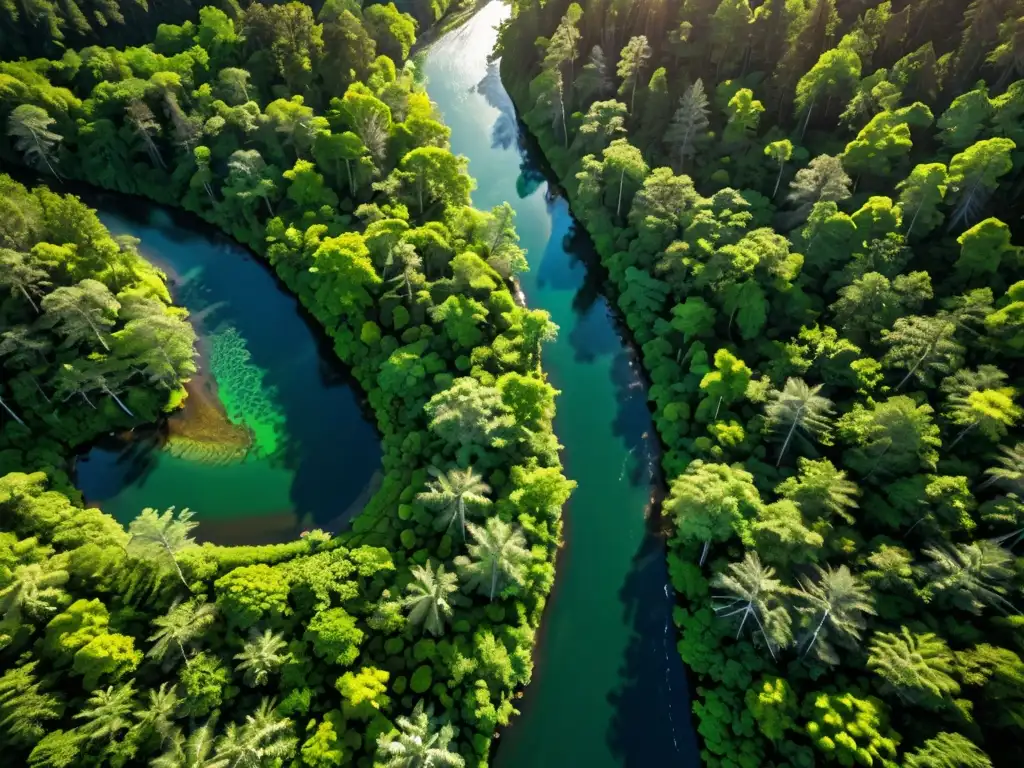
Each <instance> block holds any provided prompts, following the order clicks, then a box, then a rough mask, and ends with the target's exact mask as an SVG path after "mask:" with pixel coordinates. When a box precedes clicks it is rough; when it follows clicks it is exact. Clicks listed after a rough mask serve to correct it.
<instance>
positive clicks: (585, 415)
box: [77, 1, 699, 768]
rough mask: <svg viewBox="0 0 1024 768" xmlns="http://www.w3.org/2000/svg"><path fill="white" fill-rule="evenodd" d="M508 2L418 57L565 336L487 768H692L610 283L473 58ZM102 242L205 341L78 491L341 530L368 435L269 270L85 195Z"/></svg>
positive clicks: (254, 532) (132, 207)
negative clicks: (514, 651)
mask: <svg viewBox="0 0 1024 768" xmlns="http://www.w3.org/2000/svg"><path fill="white" fill-rule="evenodd" d="M508 13H509V9H508V8H507V7H506V6H504V5H503V4H501V3H500V2H497V1H494V2H491V3H490V4H488V5H486V6H485V7H484V8H483V9H482V10H481V11H479V12H478V13H477V14H476V15H475V16H474V17H473V18H472V19H471V20H470V21H469V22H467V23H466V24H464V25H463V26H461V27H459V28H458V29H456V30H454V31H452V32H450V33H448V34H446V35H445V36H443V37H441V38H440V39H439V40H438V41H436V42H435V43H434V44H433V45H432V46H430V48H429V49H427V51H426V52H425V54H424V55H423V56H422V57H421V59H420V64H421V67H422V70H423V73H424V75H425V77H426V79H427V83H428V88H429V92H430V95H431V98H432V99H433V100H434V101H435V102H436V103H437V104H438V106H439V107H440V110H441V111H442V113H443V114H444V118H445V121H446V122H447V123H448V125H449V126H450V127H451V129H452V145H453V149H454V151H455V152H457V153H460V154H463V155H466V156H467V157H468V158H469V159H470V173H472V174H473V175H474V176H475V177H476V178H477V179H478V181H479V187H478V189H477V190H476V191H475V192H474V193H473V201H474V203H475V204H476V205H477V206H478V207H481V208H490V207H492V206H494V205H497V204H498V203H501V202H503V201H506V200H508V201H509V202H511V203H512V205H513V207H514V209H515V211H516V214H517V219H516V224H517V227H518V230H519V233H520V236H521V239H522V245H523V246H524V247H525V248H527V249H528V258H529V262H530V271H529V272H528V273H527V274H525V275H523V277H522V288H523V291H524V292H525V294H526V296H527V300H528V302H529V304H530V306H533V307H541V308H544V309H546V310H548V311H549V312H550V313H551V315H552V317H553V319H554V320H555V322H556V323H558V325H559V326H560V328H561V330H560V333H559V336H558V340H557V341H556V342H555V343H553V344H551V345H549V346H548V347H547V348H546V349H545V352H544V366H545V369H546V370H547V371H548V374H549V376H550V379H551V381H552V383H553V384H554V386H555V387H556V388H557V389H558V390H560V391H561V395H560V397H559V399H558V414H557V417H556V422H555V430H556V433H557V434H558V437H559V439H560V440H561V442H562V443H563V445H564V446H565V451H564V460H565V465H566V471H567V474H568V475H569V477H572V478H573V479H575V480H576V481H577V482H578V483H579V487H578V488H577V490H576V492H575V494H574V495H573V497H572V500H571V502H570V504H569V506H568V508H567V509H566V510H565V547H564V549H563V550H562V551H561V553H560V557H559V562H558V574H557V581H556V584H555V589H554V592H553V593H552V595H551V599H550V601H549V603H548V607H547V611H546V613H545V620H544V625H543V627H542V630H541V632H540V634H539V637H538V646H537V649H536V653H535V662H536V663H535V670H534V680H533V682H532V684H531V685H530V686H529V688H528V689H527V691H526V694H525V696H524V698H523V699H522V700H521V701H520V702H519V706H520V709H521V711H522V714H521V715H520V716H519V717H517V718H515V720H514V721H513V723H512V725H511V726H510V727H508V728H506V729H505V730H504V732H503V733H502V735H501V738H500V741H499V742H498V746H497V752H496V756H495V762H496V764H497V765H498V766H499V768H544V767H545V766H557V767H558V768H563V767H564V766H587V768H605V767H606V766H669V765H671V766H682V767H683V768H689V767H690V766H694V767H695V766H697V765H699V758H698V754H697V745H696V738H695V734H694V731H693V728H692V725H691V718H690V701H689V694H688V689H687V681H686V676H685V671H684V669H683V666H682V662H681V661H680V659H679V656H678V654H677V652H676V649H675V642H676V635H675V629H674V627H673V625H672V621H671V611H672V605H673V599H672V597H671V594H672V593H671V590H670V588H669V587H668V583H667V581H668V580H667V573H666V566H665V557H664V547H663V544H662V542H661V540H660V538H659V537H658V536H657V534H656V531H654V530H652V529H653V527H654V524H652V522H651V521H650V520H649V517H648V514H647V513H648V510H649V507H650V506H651V503H652V500H655V499H656V498H657V495H658V491H659V487H660V478H659V477H658V476H657V471H658V470H657V465H658V456H657V453H658V444H657V440H656V436H655V434H654V429H653V426H652V423H651V419H650V414H649V411H648V407H647V402H646V384H645V382H644V380H643V378H642V375H641V369H640V366H639V362H638V360H637V359H636V356H635V354H634V353H633V351H632V350H631V348H630V346H629V344H628V341H627V339H626V337H625V335H624V333H623V330H622V326H621V324H620V322H619V319H618V317H617V315H616V312H615V310H614V309H613V308H612V307H611V306H609V303H608V301H607V300H606V299H605V297H604V296H603V295H602V285H603V282H604V275H603V272H602V270H601V269H600V267H599V265H598V264H597V263H596V256H595V255H594V253H593V250H592V247H591V245H590V242H589V240H588V238H587V236H586V234H585V233H584V232H582V231H581V230H580V229H579V228H578V227H577V225H576V223H575V222H574V220H573V218H572V216H571V214H570V212H569V208H568V205H567V204H566V202H565V200H563V199H561V198H560V197H558V196H557V195H555V194H553V193H552V190H551V189H550V188H549V185H548V183H547V180H546V177H545V170H544V165H543V161H542V158H541V155H540V153H539V151H538V150H537V149H536V148H534V147H532V146H531V145H530V142H529V139H528V137H527V136H525V135H524V133H523V131H522V130H521V128H520V126H519V124H518V122H517V120H516V116H515V111H514V109H513V106H512V103H511V100H510V99H509V97H508V95H507V94H506V92H505V90H504V88H503V86H502V84H501V80H500V78H499V76H498V69H497V65H496V63H492V62H488V60H487V59H488V56H489V54H490V53H491V51H492V49H493V47H494V43H495V41H496V38H497V30H496V27H497V25H498V24H499V23H500V22H501V21H502V20H503V19H504V18H505V17H506V16H507V14H508ZM84 197H85V198H86V200H87V202H89V203H90V204H91V205H93V206H95V207H96V208H97V209H98V210H99V213H100V217H101V219H102V220H103V222H104V223H105V224H106V225H107V226H108V227H109V228H110V230H111V231H112V232H113V233H114V234H117V235H120V234H129V235H132V236H134V237H137V238H139V239H140V241H141V244H140V249H141V251H142V253H143V255H145V256H146V257H147V258H149V259H150V260H152V261H153V262H154V263H156V264H158V265H159V266H161V267H162V268H163V269H164V270H165V271H166V272H167V273H168V275H169V277H170V278H171V280H172V290H173V292H174V295H175V299H176V301H177V302H178V303H179V304H181V305H183V306H185V307H187V308H188V309H189V310H190V312H191V313H192V320H193V323H194V325H195V326H196V330H197V332H198V334H199V336H200V352H201V357H200V376H198V377H197V379H196V380H195V381H194V382H193V384H192V385H191V391H190V397H189V403H188V405H187V407H186V409H185V413H184V415H182V416H175V417H173V418H172V419H170V420H169V422H168V423H167V424H165V425H163V426H162V428H161V429H160V430H156V431H151V432H142V433H140V434H136V435H133V436H130V438H128V439H126V438H125V436H116V437H111V438H110V439H109V440H107V441H105V442H104V443H102V444H100V445H97V446H94V447H93V448H92V449H91V450H90V451H89V452H88V454H87V455H85V456H83V457H82V458H81V459H80V460H79V462H78V466H77V482H78V485H79V487H80V488H81V489H82V491H83V493H84V495H85V497H86V500H87V501H89V502H92V503H97V504H100V505H102V506H103V508H104V509H105V510H107V511H108V512H110V513H112V514H114V515H115V516H116V517H117V518H118V519H120V520H122V521H125V522H126V521H128V520H130V519H131V518H132V517H134V516H135V515H136V514H137V513H138V512H139V511H140V510H141V509H142V508H143V507H146V506H151V507H156V508H158V509H162V508H165V507H169V506H172V505H175V506H178V507H185V506H187V507H190V508H191V509H193V510H195V511H196V512H197V513H198V519H199V520H201V522H202V523H203V524H202V525H201V526H200V528H199V531H198V532H199V533H200V535H201V537H202V538H205V539H208V540H213V541H217V542H219V543H226V544H227V543H257V542H265V541H281V540H287V539H289V538H292V537H294V536H295V535H296V534H297V533H298V532H299V531H300V530H303V529H306V528H310V527H314V526H321V527H329V528H334V529H337V528H339V527H341V526H343V525H344V524H345V523H346V522H347V518H348V517H350V516H351V515H352V514H353V513H354V512H356V511H358V509H360V508H361V506H362V503H363V502H364V501H365V500H366V498H367V497H368V496H369V494H370V492H371V491H372V489H373V487H374V483H375V477H377V472H378V469H379V465H380V444H379V440H378V438H377V435H376V433H375V431H374V429H373V427H372V426H371V424H370V423H369V422H368V421H367V419H366V418H365V414H364V413H363V411H362V409H361V407H360V402H359V398H358V396H357V394H356V390H355V389H354V388H353V387H351V386H350V385H349V382H348V380H347V379H346V376H345V371H344V368H343V367H342V366H341V365H340V364H339V363H338V362H337V360H336V358H335V356H334V354H333V353H332V351H331V349H330V346H329V344H328V343H327V341H326V339H325V337H324V336H323V334H322V333H320V332H319V330H318V329H317V328H316V327H315V324H313V323H311V322H310V321H309V320H308V319H307V318H306V316H305V315H304V314H303V313H302V311H301V309H300V307H299V306H298V303H297V302H296V300H295V299H294V298H293V297H291V296H290V295H288V293H287V292H286V291H284V290H283V289H282V288H281V287H280V286H279V284H278V283H277V281H276V280H275V278H274V277H273V276H272V274H271V273H270V271H269V270H268V269H267V268H266V266H265V265H263V264H260V263H259V262H258V261H257V260H256V258H255V257H253V256H251V255H250V254H249V252H248V251H247V250H246V249H244V248H242V247H240V246H237V245H235V244H233V243H231V242H230V241H229V240H228V239H227V238H225V237H223V236H221V235H219V234H217V233H214V232H213V231H212V230H211V229H210V228H209V227H206V226H205V225H202V223H201V222H199V221H198V220H196V219H194V218H193V217H191V216H188V215H187V214H181V213H177V212H169V211H167V210H164V209H161V208H158V207H155V206H150V205H147V204H145V203H141V202H138V201H130V200H127V199H125V198H122V197H117V196H109V195H103V194H96V193H90V194H85V195H84Z"/></svg>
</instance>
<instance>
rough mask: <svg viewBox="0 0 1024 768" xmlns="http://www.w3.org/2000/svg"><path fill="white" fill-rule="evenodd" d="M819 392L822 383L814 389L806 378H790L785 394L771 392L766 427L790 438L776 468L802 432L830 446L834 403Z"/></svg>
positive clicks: (786, 439)
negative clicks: (831, 414)
mask: <svg viewBox="0 0 1024 768" xmlns="http://www.w3.org/2000/svg"><path fill="white" fill-rule="evenodd" d="M819 392H821V385H820V384H819V385H818V386H816V387H811V386H809V385H808V384H807V382H805V381H804V380H803V379H797V378H790V379H786V384H785V386H783V388H782V390H781V391H778V390H775V391H772V392H771V393H769V395H768V397H769V401H768V405H767V406H765V411H764V415H765V422H766V425H767V427H768V429H769V430H770V431H772V432H778V433H785V435H786V437H785V439H784V440H783V442H782V448H781V449H780V450H779V458H778V460H777V461H776V462H775V466H779V464H780V463H782V458H783V457H784V456H785V455H786V451H787V450H789V445H790V443H791V442H792V440H793V436H794V435H795V434H797V433H798V432H801V433H803V434H805V435H807V436H808V437H809V438H814V439H816V440H818V441H819V442H822V443H825V444H828V440H829V432H830V429H831V424H830V422H829V414H830V413H831V412H832V401H831V400H829V399H828V398H827V397H822V396H821V395H820V394H818V393H819Z"/></svg>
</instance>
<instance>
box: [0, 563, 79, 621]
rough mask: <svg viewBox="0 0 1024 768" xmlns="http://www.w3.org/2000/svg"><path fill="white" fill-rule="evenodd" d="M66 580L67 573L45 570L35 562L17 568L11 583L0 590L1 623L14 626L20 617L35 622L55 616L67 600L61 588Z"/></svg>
mask: <svg viewBox="0 0 1024 768" xmlns="http://www.w3.org/2000/svg"><path fill="white" fill-rule="evenodd" d="M68 578H69V576H68V572H67V571H63V570H53V571H48V570H46V569H45V568H44V567H43V566H42V565H41V564H39V563H30V564H28V565H19V566H18V567H17V568H16V569H15V570H14V578H13V580H12V581H11V583H10V584H8V585H7V586H6V587H5V588H4V589H3V590H0V612H2V613H3V615H4V621H10V622H15V623H16V622H18V621H19V620H20V617H21V616H23V615H24V616H27V617H28V618H30V619H36V620H38V619H44V618H46V617H47V616H50V615H52V614H54V613H56V612H57V608H58V606H60V605H61V603H63V602H65V601H66V600H68V594H67V592H65V591H64V590H63V589H61V587H62V586H63V585H64V584H66V583H67V581H68Z"/></svg>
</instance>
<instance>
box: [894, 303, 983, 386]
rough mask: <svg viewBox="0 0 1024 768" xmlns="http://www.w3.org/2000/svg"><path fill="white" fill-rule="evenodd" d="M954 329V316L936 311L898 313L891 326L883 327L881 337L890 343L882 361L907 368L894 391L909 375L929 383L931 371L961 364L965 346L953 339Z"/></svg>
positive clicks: (951, 369)
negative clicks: (905, 314) (929, 315)
mask: <svg viewBox="0 0 1024 768" xmlns="http://www.w3.org/2000/svg"><path fill="white" fill-rule="evenodd" d="M956 329H957V323H956V320H955V319H954V318H953V317H951V316H949V315H946V314H939V315H936V316H935V317H922V316H920V315H910V316H908V317H901V318H899V319H898V320H897V321H896V322H895V323H894V324H893V327H892V328H891V329H887V330H883V331H882V341H883V342H884V343H885V344H886V345H888V347H889V351H888V352H887V353H886V354H885V357H883V358H882V365H884V366H886V367H887V368H903V369H905V370H906V371H907V373H906V375H905V376H904V377H903V378H902V379H901V380H900V383H899V384H897V385H896V391H897V392H898V391H899V390H901V389H902V388H903V385H904V384H906V383H907V382H908V381H910V379H911V378H916V379H917V380H918V381H919V382H920V383H922V384H924V385H926V386H929V385H931V374H932V372H933V371H935V372H938V373H943V374H949V373H952V372H953V371H954V370H956V369H957V368H959V367H960V366H961V364H962V363H963V357H964V348H963V345H962V344H960V342H959V341H957V340H956Z"/></svg>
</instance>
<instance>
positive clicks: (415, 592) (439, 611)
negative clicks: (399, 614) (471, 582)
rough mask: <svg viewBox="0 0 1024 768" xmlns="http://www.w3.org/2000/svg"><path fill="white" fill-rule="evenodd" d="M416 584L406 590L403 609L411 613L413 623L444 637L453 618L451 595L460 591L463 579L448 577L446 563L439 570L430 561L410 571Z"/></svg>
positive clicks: (412, 583)
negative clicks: (446, 628) (445, 626)
mask: <svg viewBox="0 0 1024 768" xmlns="http://www.w3.org/2000/svg"><path fill="white" fill-rule="evenodd" d="M410 573H411V574H412V581H411V582H409V584H408V585H406V587H405V597H404V598H402V607H403V608H406V609H408V611H409V621H410V622H412V624H413V625H416V626H421V627H422V628H423V631H424V632H429V633H430V634H432V635H434V636H435V637H439V636H440V635H442V634H444V625H445V622H447V621H448V620H449V619H451V617H452V604H451V600H450V595H451V594H452V593H453V592H455V591H457V590H458V588H459V577H458V576H457V575H456V574H454V573H446V572H445V570H444V563H441V564H440V565H438V566H437V569H436V570H435V569H434V567H433V564H432V563H431V562H430V561H429V560H428V561H427V564H426V565H418V566H416V565H414V566H413V567H412V568H411V569H410Z"/></svg>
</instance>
